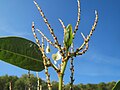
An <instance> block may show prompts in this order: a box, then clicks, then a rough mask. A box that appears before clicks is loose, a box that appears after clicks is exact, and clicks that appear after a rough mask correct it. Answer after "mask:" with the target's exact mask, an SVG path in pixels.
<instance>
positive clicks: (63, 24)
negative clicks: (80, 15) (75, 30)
mask: <svg viewBox="0 0 120 90" xmlns="http://www.w3.org/2000/svg"><path fill="white" fill-rule="evenodd" d="M59 21H60V23H61V25H62V27H63V30H64V36H65V31H66V30H65V29H66V27H65V25H64V23H63V21H62V20H61V19H59Z"/></svg>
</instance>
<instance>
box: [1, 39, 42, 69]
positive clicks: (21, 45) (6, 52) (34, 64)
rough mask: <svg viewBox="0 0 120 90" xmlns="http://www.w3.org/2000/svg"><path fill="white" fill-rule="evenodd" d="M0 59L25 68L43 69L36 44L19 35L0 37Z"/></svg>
mask: <svg viewBox="0 0 120 90" xmlns="http://www.w3.org/2000/svg"><path fill="white" fill-rule="evenodd" d="M0 60H2V61H5V62H7V63H10V64H12V65H15V66H18V67H20V68H23V69H27V70H32V71H42V70H43V69H44V66H43V59H42V54H41V52H40V51H39V48H38V46H37V45H36V44H35V43H34V42H32V41H30V40H27V39H25V38H21V37H1V38H0Z"/></svg>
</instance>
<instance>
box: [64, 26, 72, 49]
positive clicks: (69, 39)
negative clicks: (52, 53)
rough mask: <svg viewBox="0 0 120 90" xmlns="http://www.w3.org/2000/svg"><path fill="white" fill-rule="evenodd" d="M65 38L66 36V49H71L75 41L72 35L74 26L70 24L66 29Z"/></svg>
mask: <svg viewBox="0 0 120 90" xmlns="http://www.w3.org/2000/svg"><path fill="white" fill-rule="evenodd" d="M64 33H65V34H64V35H65V36H64V44H65V47H66V48H67V50H68V49H69V47H70V46H71V44H72V41H73V35H72V25H71V24H68V26H67V27H66V31H65V32H64Z"/></svg>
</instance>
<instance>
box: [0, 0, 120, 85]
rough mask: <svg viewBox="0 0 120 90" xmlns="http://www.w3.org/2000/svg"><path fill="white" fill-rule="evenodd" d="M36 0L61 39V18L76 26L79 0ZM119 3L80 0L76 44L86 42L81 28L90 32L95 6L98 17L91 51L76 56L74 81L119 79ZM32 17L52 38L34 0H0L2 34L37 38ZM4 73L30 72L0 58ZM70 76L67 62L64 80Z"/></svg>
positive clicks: (85, 32) (41, 74)
mask: <svg viewBox="0 0 120 90" xmlns="http://www.w3.org/2000/svg"><path fill="white" fill-rule="evenodd" d="M36 1H37V2H38V4H39V5H40V6H41V8H42V10H43V12H44V13H45V15H46V17H47V18H48V20H49V22H50V24H51V26H52V28H53V29H54V32H55V34H56V36H58V39H59V41H60V43H62V39H63V29H62V27H61V24H60V23H59V21H58V18H61V19H62V20H63V21H64V24H65V25H68V24H69V23H70V24H72V26H73V27H74V26H75V22H76V20H77V0H36ZM119 3H120V1H119V0H81V22H80V25H79V30H78V32H77V34H76V37H75V41H74V43H75V48H77V47H79V46H80V45H81V44H82V42H83V39H82V37H81V35H80V32H83V33H84V34H85V35H87V34H88V33H89V31H90V29H91V26H92V24H93V22H94V18H95V14H94V10H98V13H99V21H98V25H97V28H96V31H95V32H94V34H93V36H92V38H91V40H90V42H89V50H88V52H87V53H86V54H84V55H83V56H79V57H77V58H75V63H74V66H75V75H74V77H75V84H78V83H99V82H109V81H118V80H120V52H119V51H120V47H119V46H120V35H119V34H120V24H119V23H120V17H119V16H120V5H119ZM32 21H34V22H35V27H36V28H39V29H40V30H41V31H42V32H44V34H45V35H46V36H48V38H50V39H52V37H51V35H50V34H49V31H48V29H47V27H46V25H45V24H44V22H43V20H42V18H41V16H40V14H39V12H38V10H37V8H36V7H35V5H34V3H33V1H32V0H1V1H0V36H20V37H25V38H28V39H30V40H32V41H35V40H34V37H33V35H32V31H31V22H32ZM39 37H40V35H39ZM52 52H53V53H55V50H54V49H52ZM32 73H33V74H35V72H32ZM5 74H8V75H17V76H21V75H22V74H27V70H23V69H21V68H18V67H16V66H13V65H10V64H8V63H5V62H3V61H0V76H1V75H5ZM50 74H51V79H52V80H56V81H57V80H58V79H57V75H56V73H55V72H54V71H53V70H52V69H50ZM39 76H40V77H41V78H42V79H44V80H45V75H44V71H42V72H40V73H39ZM69 77H70V70H69V65H68V67H67V69H66V72H65V77H64V81H65V83H69V81H70V78H69Z"/></svg>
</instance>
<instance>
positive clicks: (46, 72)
mask: <svg viewBox="0 0 120 90" xmlns="http://www.w3.org/2000/svg"><path fill="white" fill-rule="evenodd" d="M42 49H43V51H42V54H43V56H42V58H43V63H44V66H45V74H46V79H47V84H48V88H49V90H52V85H51V83H50V74H49V73H48V66H47V62H48V60H47V59H46V55H45V51H44V39H43V37H42Z"/></svg>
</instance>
